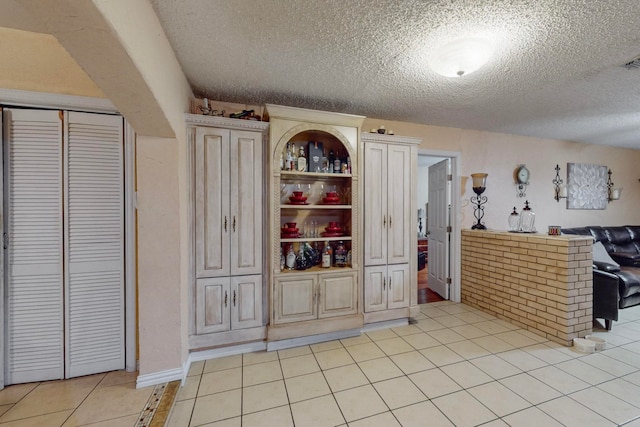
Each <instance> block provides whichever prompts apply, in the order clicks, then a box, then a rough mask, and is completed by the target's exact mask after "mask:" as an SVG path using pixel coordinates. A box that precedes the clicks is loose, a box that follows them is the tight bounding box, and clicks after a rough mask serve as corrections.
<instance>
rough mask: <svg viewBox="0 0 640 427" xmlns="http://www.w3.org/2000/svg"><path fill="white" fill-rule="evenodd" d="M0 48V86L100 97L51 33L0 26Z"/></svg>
mask: <svg viewBox="0 0 640 427" xmlns="http://www.w3.org/2000/svg"><path fill="white" fill-rule="evenodd" d="M0 51H1V52H2V60H1V61H0V87H1V88H4V89H15V90H28V91H32V92H47V93H60V94H64V95H76V96H91V97H97V98H104V94H103V93H102V91H101V90H100V88H99V87H98V86H96V84H95V83H94V82H93V81H92V80H91V79H90V78H89V77H88V76H87V74H86V73H85V72H84V71H83V70H82V68H80V67H79V66H78V64H77V63H76V62H75V61H74V60H73V58H71V56H70V55H69V53H67V51H66V50H65V49H64V48H63V47H62V46H60V44H59V43H58V42H57V41H56V39H55V38H54V37H53V36H51V35H48V34H40V33H32V32H28V31H22V30H14V29H10V28H2V27H0Z"/></svg>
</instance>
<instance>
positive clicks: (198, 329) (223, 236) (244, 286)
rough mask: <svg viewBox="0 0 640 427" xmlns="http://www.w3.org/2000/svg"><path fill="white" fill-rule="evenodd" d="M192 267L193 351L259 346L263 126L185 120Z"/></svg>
mask: <svg viewBox="0 0 640 427" xmlns="http://www.w3.org/2000/svg"><path fill="white" fill-rule="evenodd" d="M186 120H187V128H188V136H189V154H190V163H189V166H190V168H189V169H190V171H191V177H192V185H191V195H192V200H193V203H191V208H192V209H193V211H192V215H191V217H192V218H193V221H192V232H193V237H194V238H193V241H194V242H195V245H194V246H195V248H194V249H193V252H194V253H193V255H194V256H193V257H192V259H194V260H195V261H194V266H193V280H192V283H193V287H192V289H191V301H192V304H191V313H192V322H191V328H190V348H191V349H200V348H206V347H213V346H218V345H227V344H232V343H242V342H246V341H253V340H259V339H264V337H265V331H266V330H265V327H264V325H265V320H266V319H265V316H264V312H265V307H264V305H265V303H266V299H265V298H264V295H265V290H264V271H263V269H264V251H263V247H264V241H263V230H264V227H265V219H264V218H265V209H264V200H263V194H264V192H265V191H264V190H265V179H264V157H263V156H264V145H265V141H266V130H267V129H268V123H263V122H256V121H249V120H237V119H228V118H221V117H210V116H201V115H191V114H188V115H187V117H186Z"/></svg>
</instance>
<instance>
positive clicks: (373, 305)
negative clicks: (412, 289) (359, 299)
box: [364, 265, 387, 312]
mask: <svg viewBox="0 0 640 427" xmlns="http://www.w3.org/2000/svg"><path fill="white" fill-rule="evenodd" d="M364 298H365V302H364V311H366V312H372V311H381V310H386V309H387V267H386V266H384V265H383V266H376V267H365V269H364Z"/></svg>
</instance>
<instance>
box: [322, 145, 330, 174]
mask: <svg viewBox="0 0 640 427" xmlns="http://www.w3.org/2000/svg"><path fill="white" fill-rule="evenodd" d="M322 172H325V173H327V172H329V158H328V157H327V149H326V148H325V149H323V150H322Z"/></svg>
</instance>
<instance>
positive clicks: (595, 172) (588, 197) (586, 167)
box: [567, 163, 609, 209]
mask: <svg viewBox="0 0 640 427" xmlns="http://www.w3.org/2000/svg"><path fill="white" fill-rule="evenodd" d="M608 170H609V168H607V167H606V166H602V165H590V164H586V163H567V209H606V207H607V171H608Z"/></svg>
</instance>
